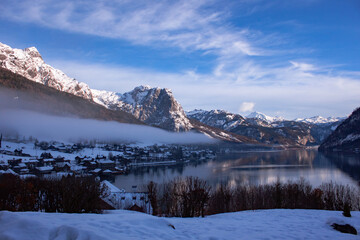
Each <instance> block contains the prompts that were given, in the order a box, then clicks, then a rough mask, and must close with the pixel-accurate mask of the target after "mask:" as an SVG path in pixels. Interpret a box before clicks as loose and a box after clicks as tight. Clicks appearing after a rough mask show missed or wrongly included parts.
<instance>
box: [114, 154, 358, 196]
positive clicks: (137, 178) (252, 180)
mask: <svg viewBox="0 0 360 240" xmlns="http://www.w3.org/2000/svg"><path fill="white" fill-rule="evenodd" d="M186 176H195V177H199V178H201V179H204V180H206V181H208V183H209V184H210V185H211V186H213V187H215V186H216V185H218V184H220V183H225V184H227V185H229V186H232V187H235V186H237V185H239V184H250V185H253V184H267V183H273V182H276V181H277V180H278V179H279V180H280V181H282V182H286V181H288V180H294V181H296V180H299V179H300V178H301V177H303V178H304V179H305V180H307V181H309V182H310V183H311V184H312V185H313V186H319V185H320V184H321V183H323V182H330V181H333V182H336V183H341V184H349V185H352V186H359V181H360V156H359V155H343V154H332V155H330V156H329V155H327V156H325V155H323V154H322V153H319V152H318V151H317V150H314V149H311V150H286V151H274V152H246V153H228V154H223V155H218V156H217V158H216V159H214V160H209V161H206V162H197V163H190V164H187V165H174V166H158V167H144V168H138V169H133V170H132V171H131V172H130V173H128V174H126V175H117V176H116V177H115V181H114V185H116V186H117V187H119V188H123V189H125V190H126V191H134V190H137V191H142V190H143V186H144V184H146V183H148V182H149V181H154V182H157V183H163V182H167V181H170V180H172V179H174V178H176V177H186ZM133 186H137V188H133Z"/></svg>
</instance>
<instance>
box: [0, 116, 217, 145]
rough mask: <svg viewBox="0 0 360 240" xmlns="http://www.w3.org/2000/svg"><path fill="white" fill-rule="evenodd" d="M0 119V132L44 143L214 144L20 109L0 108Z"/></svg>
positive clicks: (153, 130)
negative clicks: (51, 141) (52, 141)
mask: <svg viewBox="0 0 360 240" xmlns="http://www.w3.org/2000/svg"><path fill="white" fill-rule="evenodd" d="M0 116H1V117H0V132H2V133H17V134H18V135H19V136H25V137H29V136H32V137H36V138H37V139H39V140H46V141H50V140H55V141H71V142H78V141H81V140H98V141H105V142H118V143H122V142H126V143H142V144H197V143H198V144H206V143H214V142H215V141H216V140H214V139H212V138H210V137H208V136H206V135H204V134H201V133H194V132H186V133H173V132H168V131H165V130H162V129H158V128H154V127H149V126H141V125H135V124H126V123H118V122H113V121H98V120H92V119H79V118H70V117H58V116H50V115H45V114H40V113H35V112H30V111H23V110H10V109H0Z"/></svg>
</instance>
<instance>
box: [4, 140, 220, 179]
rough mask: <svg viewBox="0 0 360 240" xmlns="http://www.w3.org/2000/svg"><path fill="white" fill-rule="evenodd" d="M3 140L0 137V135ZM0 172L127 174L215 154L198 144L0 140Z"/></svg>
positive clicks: (187, 161)
mask: <svg viewBox="0 0 360 240" xmlns="http://www.w3.org/2000/svg"><path fill="white" fill-rule="evenodd" d="M1 140H2V139H1ZM1 140H0V174H1V173H5V172H7V173H13V174H18V175H20V176H21V177H24V178H26V177H35V176H51V177H56V176H58V177H61V176H64V175H65V176H66V175H69V174H71V175H73V174H74V175H95V176H99V177H105V178H106V176H111V175H116V174H126V173H128V172H129V171H131V170H132V169H135V168H140V167H152V166H168V165H177V164H187V163H190V162H195V161H206V160H209V159H214V158H215V157H216V154H215V151H214V150H211V149H210V148H207V147H206V146H201V145H159V146H158V145H152V146H132V145H128V144H109V143H95V142H91V143H88V142H86V143H76V144H65V143H61V142H54V141H49V142H46V141H41V142H39V141H37V140H35V141H32V142H31V141H30V142H29V141H27V142H26V143H25V142H24V141H21V142H14V141H1Z"/></svg>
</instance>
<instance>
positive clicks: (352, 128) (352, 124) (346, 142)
mask: <svg viewBox="0 0 360 240" xmlns="http://www.w3.org/2000/svg"><path fill="white" fill-rule="evenodd" d="M319 150H320V151H324V152H326V151H344V152H360V108H358V109H356V110H354V111H353V113H352V114H351V115H350V116H349V117H348V118H347V119H346V120H345V121H344V122H343V123H341V124H340V125H339V126H338V127H337V128H336V129H335V131H334V132H333V133H332V134H331V135H330V136H329V137H328V138H327V139H326V140H325V141H324V142H323V143H322V144H321V145H320V147H319Z"/></svg>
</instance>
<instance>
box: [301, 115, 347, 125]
mask: <svg viewBox="0 0 360 240" xmlns="http://www.w3.org/2000/svg"><path fill="white" fill-rule="evenodd" d="M344 119H345V118H340V117H327V118H324V117H321V116H315V117H311V118H296V119H295V120H294V121H296V122H305V123H312V124H326V123H334V122H339V121H342V120H344Z"/></svg>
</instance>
